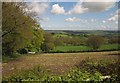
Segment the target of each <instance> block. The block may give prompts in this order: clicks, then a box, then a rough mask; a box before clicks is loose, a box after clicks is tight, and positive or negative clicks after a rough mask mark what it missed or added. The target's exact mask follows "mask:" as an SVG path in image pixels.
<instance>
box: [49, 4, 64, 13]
mask: <svg viewBox="0 0 120 83" xmlns="http://www.w3.org/2000/svg"><path fill="white" fill-rule="evenodd" d="M51 13H52V14H65V10H64V7H60V6H59V4H54V5H53V6H52V10H51Z"/></svg>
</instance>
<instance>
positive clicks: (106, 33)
mask: <svg viewBox="0 0 120 83" xmlns="http://www.w3.org/2000/svg"><path fill="white" fill-rule="evenodd" d="M45 31H46V32H49V33H66V34H74V35H78V34H79V35H80V34H92V35H101V36H104V35H108V36H110V35H118V34H120V31H105V30H45Z"/></svg>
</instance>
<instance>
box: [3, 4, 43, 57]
mask: <svg viewBox="0 0 120 83" xmlns="http://www.w3.org/2000/svg"><path fill="white" fill-rule="evenodd" d="M21 5H22V4H21ZM21 5H20V4H19V5H17V3H7V2H4V3H3V4H2V55H9V56H12V55H14V53H16V52H21V51H24V52H23V53H25V50H26V49H27V50H31V49H32V48H36V49H39V48H40V45H41V43H42V41H43V30H42V29H41V27H40V26H39V24H38V23H37V21H36V20H35V19H33V18H32V16H30V15H28V14H27V13H26V12H25V11H23V9H22V8H21Z"/></svg>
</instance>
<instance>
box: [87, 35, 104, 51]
mask: <svg viewBox="0 0 120 83" xmlns="http://www.w3.org/2000/svg"><path fill="white" fill-rule="evenodd" d="M104 43H105V39H104V38H103V37H101V36H97V35H95V36H90V37H89V38H88V40H87V41H86V44H87V45H88V46H90V47H92V48H93V49H94V50H97V49H98V48H100V46H101V45H103V44H104Z"/></svg>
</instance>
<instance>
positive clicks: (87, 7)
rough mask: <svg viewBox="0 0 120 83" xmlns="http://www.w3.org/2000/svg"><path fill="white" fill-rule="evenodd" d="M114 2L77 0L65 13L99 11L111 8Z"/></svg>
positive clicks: (106, 0) (109, 0) (111, 0)
mask: <svg viewBox="0 0 120 83" xmlns="http://www.w3.org/2000/svg"><path fill="white" fill-rule="evenodd" d="M114 4H115V0H84V1H82V2H78V3H77V4H76V5H75V6H74V7H73V8H72V9H71V10H70V11H68V12H67V14H81V13H86V12H101V11H105V10H108V9H110V8H112V7H113V6H114Z"/></svg>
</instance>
